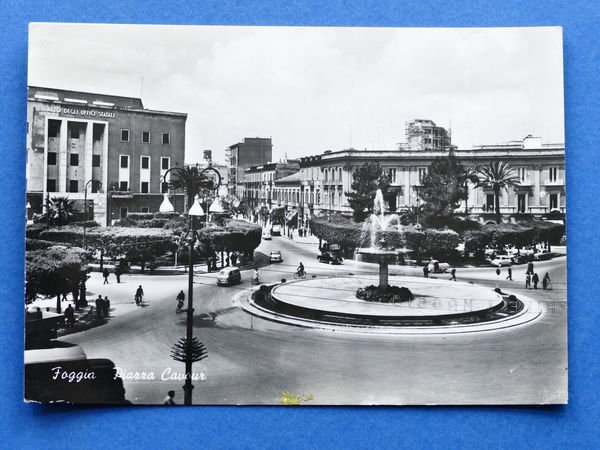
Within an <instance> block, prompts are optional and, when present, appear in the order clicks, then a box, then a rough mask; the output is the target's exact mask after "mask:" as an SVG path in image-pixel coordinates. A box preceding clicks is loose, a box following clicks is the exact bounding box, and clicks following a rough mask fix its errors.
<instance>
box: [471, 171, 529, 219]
mask: <svg viewBox="0 0 600 450" xmlns="http://www.w3.org/2000/svg"><path fill="white" fill-rule="evenodd" d="M477 172H478V175H479V182H478V183H477V186H478V187H483V188H488V189H492V190H493V191H494V203H495V205H494V209H495V212H496V223H500V222H502V215H501V214H500V191H501V190H503V189H504V190H508V188H509V187H515V186H518V185H519V177H518V176H517V175H515V174H514V171H513V168H512V166H511V165H510V164H509V163H507V162H504V161H492V162H490V164H489V165H487V166H483V167H480V168H479V169H478V170H477Z"/></svg>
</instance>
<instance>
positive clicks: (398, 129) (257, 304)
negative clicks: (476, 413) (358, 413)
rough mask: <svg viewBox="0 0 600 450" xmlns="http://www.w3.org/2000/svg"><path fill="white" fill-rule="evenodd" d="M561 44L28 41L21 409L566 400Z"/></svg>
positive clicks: (255, 33) (439, 34)
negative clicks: (35, 405)
mask: <svg viewBox="0 0 600 450" xmlns="http://www.w3.org/2000/svg"><path fill="white" fill-rule="evenodd" d="M562 45H563V44H562V30H561V29H560V28H558V27H545V28H487V29H485V28H469V29H467V28H465V29H461V28H454V29H444V28H435V29H434V28H431V29H426V28H414V29H411V28H404V29H400V28H303V27H297V28H293V27H217V26H215V27H208V26H149V25H148V26H146V25H93V24H50V23H36V24H31V26H30V36H29V73H28V90H27V99H23V101H24V102H25V101H27V140H26V143H27V149H26V151H27V205H26V210H25V211H24V212H23V213H24V214H26V218H27V228H26V290H25V298H24V307H25V323H24V332H25V391H24V397H25V400H27V401H32V402H66V403H87V404H123V405H136V404H151V405H166V406H170V405H203V404H225V405H236V404H238V405H248V404H264V405H413V404H426V405H450V404H452V405H458V404H466V405H474V404H556V403H566V402H567V399H568V391H567V375H568V370H567V369H568V367H567V289H566V241H567V237H566V231H565V223H566V221H565V214H566V192H565V187H566V182H565V133H564V112H563V103H564V99H563V56H562V55H563V52H562Z"/></svg>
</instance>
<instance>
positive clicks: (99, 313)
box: [96, 295, 104, 319]
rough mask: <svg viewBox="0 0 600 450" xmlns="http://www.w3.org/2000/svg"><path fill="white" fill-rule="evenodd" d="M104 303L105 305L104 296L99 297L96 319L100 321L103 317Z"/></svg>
mask: <svg viewBox="0 0 600 450" xmlns="http://www.w3.org/2000/svg"><path fill="white" fill-rule="evenodd" d="M102 303H104V300H102V296H101V295H99V296H98V298H97V299H96V317H98V319H99V318H100V317H101V316H102Z"/></svg>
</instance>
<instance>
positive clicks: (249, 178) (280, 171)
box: [238, 159, 300, 210]
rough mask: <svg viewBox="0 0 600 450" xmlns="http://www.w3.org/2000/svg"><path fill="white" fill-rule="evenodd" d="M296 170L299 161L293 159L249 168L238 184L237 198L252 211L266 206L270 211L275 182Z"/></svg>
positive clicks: (298, 166)
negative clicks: (244, 202) (242, 200)
mask: <svg viewBox="0 0 600 450" xmlns="http://www.w3.org/2000/svg"><path fill="white" fill-rule="evenodd" d="M298 170H300V164H299V161H298V160H293V159H291V160H287V161H283V162H270V163H267V164H263V165H260V166H252V167H249V168H247V169H246V170H245V172H244V177H243V179H242V181H241V182H240V183H239V187H238V196H239V198H240V199H241V198H243V199H245V200H246V202H247V203H248V205H249V206H250V207H251V208H252V209H253V210H254V209H256V208H257V207H260V206H266V207H267V208H268V209H269V210H270V209H272V207H273V204H274V196H273V191H274V189H275V186H276V183H277V180H280V179H282V178H285V177H287V176H289V175H291V174H294V173H296V172H298Z"/></svg>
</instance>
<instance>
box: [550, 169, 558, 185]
mask: <svg viewBox="0 0 600 450" xmlns="http://www.w3.org/2000/svg"><path fill="white" fill-rule="evenodd" d="M548 180H550V181H551V182H555V181H557V180H558V167H550V168H548Z"/></svg>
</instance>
